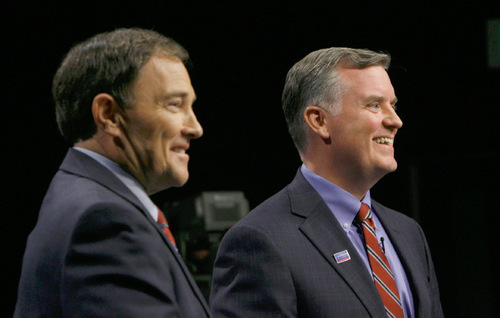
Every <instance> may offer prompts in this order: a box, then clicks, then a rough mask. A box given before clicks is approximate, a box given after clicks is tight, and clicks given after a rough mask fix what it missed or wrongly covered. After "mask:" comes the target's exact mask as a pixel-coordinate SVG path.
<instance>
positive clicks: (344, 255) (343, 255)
mask: <svg viewBox="0 0 500 318" xmlns="http://www.w3.org/2000/svg"><path fill="white" fill-rule="evenodd" d="M333 257H335V260H336V261H337V264H340V263H343V262H347V261H348V260H350V259H351V256H349V252H348V251H347V250H343V251H342V252H338V253H335V254H333Z"/></svg>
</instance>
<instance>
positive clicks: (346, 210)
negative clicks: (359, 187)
mask: <svg viewBox="0 0 500 318" xmlns="http://www.w3.org/2000/svg"><path fill="white" fill-rule="evenodd" d="M300 169H301V172H302V174H303V175H304V178H306V180H307V181H308V182H309V183H310V184H311V186H312V187H313V188H314V190H316V192H318V194H319V195H320V197H321V198H322V199H323V201H325V203H326V205H327V206H328V208H329V209H330V211H332V213H333V215H334V216H335V218H336V219H337V221H338V222H339V223H340V225H341V226H342V228H343V229H344V230H345V231H346V232H349V230H350V228H351V225H352V223H353V221H354V219H355V217H356V214H358V211H359V208H360V207H361V203H366V204H368V206H369V207H370V209H371V197H370V191H369V190H368V192H366V194H365V196H364V197H363V199H362V200H361V201H359V200H358V199H356V198H355V197H354V196H353V195H352V194H350V193H349V192H347V191H345V190H344V189H342V188H340V187H339V186H337V185H336V184H334V183H332V182H330V181H328V180H326V179H324V178H323V177H320V176H319V175H317V174H315V173H314V172H312V171H311V170H309V169H308V168H307V167H306V166H305V165H304V164H302V167H301V168H300Z"/></svg>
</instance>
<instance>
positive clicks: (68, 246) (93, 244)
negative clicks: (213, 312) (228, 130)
mask: <svg viewBox="0 0 500 318" xmlns="http://www.w3.org/2000/svg"><path fill="white" fill-rule="evenodd" d="M14 316H15V317H196V318H198V317H209V316H210V313H209V310H208V306H207V304H206V302H205V301H204V299H203V296H202V294H201V293H200V291H199V289H198V287H197V286H196V284H195V282H194V280H193V279H192V277H191V275H190V274H189V272H188V270H187V268H186V266H185V265H184V263H183V262H182V260H181V258H180V256H179V254H178V253H177V252H176V251H175V250H174V249H173V247H172V246H171V245H170V244H168V243H167V238H166V236H165V235H164V234H163V232H162V231H161V229H160V228H159V227H158V225H157V224H156V222H155V221H154V219H153V218H152V217H151V215H150V214H149V213H148V212H147V211H146V209H145V208H144V207H143V206H142V204H141V203H140V202H139V201H138V200H137V198H136V197H135V196H134V195H133V194H132V192H131V191H130V190H129V189H128V188H127V187H126V186H125V185H124V184H123V183H122V182H121V181H120V180H119V179H118V178H116V177H115V176H114V175H113V174H112V173H111V172H110V171H109V170H108V169H106V168H105V167H103V166H102V165H101V164H99V163H98V162H97V161H95V160H94V159H92V158H90V157H88V156H87V155H85V154H83V153H81V152H78V151H76V150H73V149H70V150H69V151H68V154H67V155H66V158H65V159H64V161H63V163H62V165H61V167H60V169H59V171H58V172H57V174H56V175H55V177H54V179H53V180H52V182H51V185H50V187H49V190H48V192H47V194H46V196H45V198H44V201H43V203H42V207H41V210H40V214H39V217H38V221H37V224H36V226H35V228H34V230H33V232H32V233H31V234H30V236H29V238H28V242H27V247H26V251H25V255H24V259H23V267H22V273H21V279H20V283H19V292H18V300H17V304H16V311H15V313H14Z"/></svg>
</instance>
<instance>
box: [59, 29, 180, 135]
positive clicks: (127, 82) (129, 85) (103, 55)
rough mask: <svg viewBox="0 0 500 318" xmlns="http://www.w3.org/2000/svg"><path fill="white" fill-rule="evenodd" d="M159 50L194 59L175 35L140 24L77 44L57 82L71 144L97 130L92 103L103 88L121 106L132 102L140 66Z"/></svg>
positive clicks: (62, 123)
mask: <svg viewBox="0 0 500 318" xmlns="http://www.w3.org/2000/svg"><path fill="white" fill-rule="evenodd" d="M157 53H160V54H165V55H170V56H175V57H177V58H179V59H180V60H181V61H182V62H183V63H185V64H186V63H188V61H189V55H188V53H187V51H186V50H185V49H184V48H183V47H182V46H181V45H180V44H178V43H177V42H175V41H174V40H172V39H170V38H167V37H165V36H163V35H161V34H159V33H157V32H155V31H150V30H143V29H138V28H132V29H117V30H115V31H112V32H106V33H101V34H97V35H95V36H93V37H92V38H90V39H88V40H86V41H84V42H82V43H80V44H77V45H75V46H74V47H72V48H71V50H70V51H69V52H68V54H67V55H66V57H65V58H64V60H63V62H62V64H61V66H60V67H59V69H58V70H57V72H56V74H55V76H54V80H53V84H52V95H53V97H54V102H55V106H56V120H57V124H58V127H59V131H60V133H61V135H62V136H63V137H64V138H65V139H66V140H67V141H69V142H70V143H75V142H77V141H79V140H85V139H88V138H90V137H92V136H93V135H94V133H95V132H96V129H97V128H96V126H95V123H94V119H93V117H92V111H91V105H92V101H93V99H94V97H95V96H96V95H98V94H100V93H108V94H110V95H111V96H113V98H114V99H115V101H116V102H117V103H118V105H120V107H131V106H132V104H133V100H134V96H133V87H134V84H135V81H136V79H137V76H138V74H139V71H140V70H141V68H142V67H143V66H144V65H145V64H146V63H147V62H148V61H149V59H150V58H151V56H152V55H153V54H157Z"/></svg>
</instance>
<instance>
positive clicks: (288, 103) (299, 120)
mask: <svg viewBox="0 0 500 318" xmlns="http://www.w3.org/2000/svg"><path fill="white" fill-rule="evenodd" d="M390 62H391V57H390V55H389V54H386V53H377V52H373V51H370V50H366V49H352V48H345V47H332V48H327V49H321V50H317V51H314V52H311V53H309V54H308V55H307V56H306V57H304V58H303V59H302V60H300V61H299V62H297V63H296V64H295V65H294V66H293V67H292V68H291V69H290V71H288V74H287V76H286V81H285V88H284V89H283V95H282V107H283V112H284V114H285V119H286V122H287V124H288V131H289V133H290V135H291V136H292V140H293V142H294V144H295V147H297V149H298V151H299V152H300V153H303V152H304V151H305V150H306V147H307V139H306V131H307V127H306V123H305V120H304V117H303V115H304V111H305V109H306V108H307V106H310V105H315V106H320V107H322V108H324V109H326V110H328V111H329V112H330V113H331V114H332V115H336V114H338V113H340V111H341V105H340V103H341V101H342V96H343V93H344V89H345V85H344V84H345V83H343V82H342V79H341V78H340V74H339V69H340V68H341V67H350V68H358V69H363V68H366V67H369V66H377V65H380V66H382V67H384V69H386V70H387V69H388V68H389V65H390Z"/></svg>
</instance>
